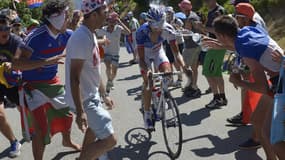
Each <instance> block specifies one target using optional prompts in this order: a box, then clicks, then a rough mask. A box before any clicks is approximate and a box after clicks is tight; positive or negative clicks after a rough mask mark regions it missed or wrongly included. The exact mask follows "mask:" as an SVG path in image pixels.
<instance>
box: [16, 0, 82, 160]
mask: <svg viewBox="0 0 285 160" xmlns="http://www.w3.org/2000/svg"><path fill="white" fill-rule="evenodd" d="M68 8H69V2H68V1H67V0H65V1H62V0H49V1H47V3H45V5H44V6H43V9H42V15H43V23H44V24H43V25H42V26H41V27H39V28H37V29H35V30H34V31H33V32H32V33H31V34H30V35H29V36H28V37H27V38H26V40H25V41H26V44H27V45H28V46H29V47H31V48H32V49H33V52H32V53H31V54H27V55H25V57H26V59H28V60H30V61H31V62H34V63H36V64H37V65H35V64H34V65H33V66H32V67H30V68H29V69H27V68H26V69H25V71H24V72H23V81H25V82H26V84H24V86H23V88H24V90H22V91H21V92H22V93H21V94H24V97H25V100H26V101H25V102H26V103H25V104H27V107H28V111H29V113H30V114H29V115H30V116H31V124H32V125H33V127H34V133H32V135H33V139H32V148H33V155H34V159H35V160H42V159H43V155H44V150H45V145H47V144H49V143H50V142H51V137H52V136H53V135H54V134H56V133H61V134H62V144H63V146H65V147H71V148H73V149H75V150H80V149H81V147H80V146H79V145H78V144H75V143H74V142H72V140H71V137H70V132H71V124H72V114H71V112H70V110H69V107H68V106H67V105H66V103H65V102H64V99H63V97H64V94H65V91H64V86H63V85H61V84H60V80H59V78H58V77H57V69H58V64H61V63H62V60H63V58H64V55H62V53H63V51H64V49H65V46H66V44H67V41H68V39H69V37H70V36H71V31H70V30H69V31H66V27H67V23H68V19H69V17H68ZM49 61H51V62H49ZM30 65H31V64H30ZM30 95H32V97H34V98H31V97H29V96H30ZM28 97H29V98H28ZM25 104H21V105H25ZM47 113H49V114H47ZM49 115H52V118H51V117H50V116H49ZM55 120H57V121H55ZM58 121H59V123H55V122H58Z"/></svg>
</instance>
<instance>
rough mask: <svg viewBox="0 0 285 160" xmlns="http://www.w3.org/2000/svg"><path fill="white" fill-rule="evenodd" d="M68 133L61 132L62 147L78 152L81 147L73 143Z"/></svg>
mask: <svg viewBox="0 0 285 160" xmlns="http://www.w3.org/2000/svg"><path fill="white" fill-rule="evenodd" d="M70 132H71V131H67V132H62V145H63V146H64V147H70V148H73V149H75V150H77V151H80V150H81V146H80V145H79V144H76V143H74V142H73V141H72V140H71V137H70Z"/></svg>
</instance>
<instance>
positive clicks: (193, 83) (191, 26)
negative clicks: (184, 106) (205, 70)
mask: <svg viewBox="0 0 285 160" xmlns="http://www.w3.org/2000/svg"><path fill="white" fill-rule="evenodd" d="M199 23H200V18H199V17H198V16H197V15H195V14H192V15H190V16H189V17H188V18H187V19H186V20H185V29H186V30H189V31H191V32H192V33H197V32H198V30H199V29H198V24H199ZM198 35H199V34H198ZM193 36H194V35H192V36H187V37H185V38H184V39H185V45H184V46H185V48H184V50H183V58H184V61H185V64H186V65H187V66H188V67H191V69H192V71H193V75H192V77H191V80H188V83H187V84H186V86H185V88H184V93H185V95H186V96H188V97H192V98H198V97H200V96H201V90H200V89H199V88H198V85H197V80H198V66H199V61H198V60H199V54H200V53H201V47H200V46H199V45H198V44H197V42H195V41H194V40H193ZM196 36H197V34H196Z"/></svg>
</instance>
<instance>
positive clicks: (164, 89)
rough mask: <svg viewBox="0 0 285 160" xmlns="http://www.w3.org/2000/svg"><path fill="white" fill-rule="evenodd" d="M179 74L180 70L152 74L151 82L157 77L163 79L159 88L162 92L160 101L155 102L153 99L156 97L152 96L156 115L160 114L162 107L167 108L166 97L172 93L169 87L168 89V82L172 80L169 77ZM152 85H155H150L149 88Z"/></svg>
mask: <svg viewBox="0 0 285 160" xmlns="http://www.w3.org/2000/svg"><path fill="white" fill-rule="evenodd" d="M178 74H181V72H179V71H178V72H169V73H152V74H151V75H150V77H149V82H150V81H153V79H155V78H159V79H160V80H161V83H160V87H159V90H158V92H160V97H159V101H158V103H155V102H154V101H153V99H154V98H156V97H153V96H152V101H153V105H154V108H155V109H156V113H155V114H156V115H160V113H161V111H162V109H165V104H166V100H165V97H166V96H167V94H170V93H169V89H168V84H169V83H170V81H171V80H170V79H169V77H170V76H173V75H178ZM151 84H153V83H150V85H151ZM152 87H153V86H150V87H149V88H152ZM173 112H174V111H173Z"/></svg>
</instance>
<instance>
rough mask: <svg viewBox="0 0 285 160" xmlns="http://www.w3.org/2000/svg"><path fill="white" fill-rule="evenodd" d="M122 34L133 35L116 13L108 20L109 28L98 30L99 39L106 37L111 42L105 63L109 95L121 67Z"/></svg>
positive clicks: (107, 48)
mask: <svg viewBox="0 0 285 160" xmlns="http://www.w3.org/2000/svg"><path fill="white" fill-rule="evenodd" d="M121 34H124V35H129V34H131V31H130V30H129V29H128V27H127V26H126V25H124V24H123V22H122V21H121V20H120V18H119V15H118V14H117V13H116V12H112V13H110V15H109V17H108V18H107V26H104V27H103V28H102V29H98V30H96V35H97V36H98V37H102V36H104V35H106V38H107V39H108V40H109V41H110V44H108V45H106V46H104V53H105V54H104V62H105V65H106V74H107V79H108V81H107V86H106V91H107V93H109V92H110V89H111V88H113V89H114V82H113V80H114V79H115V77H116V75H117V69H118V66H119V58H120V56H119V52H120V39H121Z"/></svg>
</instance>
